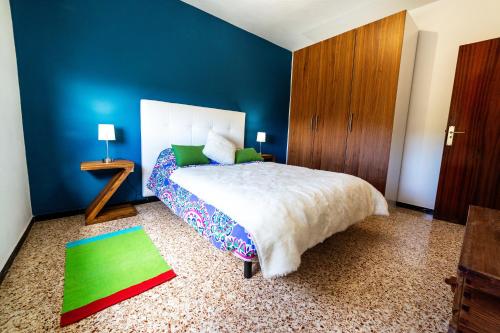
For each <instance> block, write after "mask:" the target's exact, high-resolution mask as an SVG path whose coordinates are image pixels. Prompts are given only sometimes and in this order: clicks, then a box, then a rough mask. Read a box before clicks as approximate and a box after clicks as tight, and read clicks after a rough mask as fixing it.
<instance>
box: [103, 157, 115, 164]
mask: <svg viewBox="0 0 500 333" xmlns="http://www.w3.org/2000/svg"><path fill="white" fill-rule="evenodd" d="M102 162H103V163H111V162H113V159H112V158H111V157H106V158H103V159H102Z"/></svg>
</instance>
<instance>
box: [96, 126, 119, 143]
mask: <svg viewBox="0 0 500 333" xmlns="http://www.w3.org/2000/svg"><path fill="white" fill-rule="evenodd" d="M97 128H98V132H99V134H98V140H107V141H113V140H115V125H112V124H99V125H98V127H97Z"/></svg>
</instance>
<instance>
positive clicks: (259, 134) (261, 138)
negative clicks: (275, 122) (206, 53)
mask: <svg viewBox="0 0 500 333" xmlns="http://www.w3.org/2000/svg"><path fill="white" fill-rule="evenodd" d="M257 142H258V143H259V153H260V154H262V142H266V132H257Z"/></svg>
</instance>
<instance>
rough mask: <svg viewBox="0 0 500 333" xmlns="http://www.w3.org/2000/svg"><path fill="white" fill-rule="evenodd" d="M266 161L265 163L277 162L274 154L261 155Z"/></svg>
mask: <svg viewBox="0 0 500 333" xmlns="http://www.w3.org/2000/svg"><path fill="white" fill-rule="evenodd" d="M260 156H262V158H263V159H264V162H276V158H275V157H274V155H273V154H260Z"/></svg>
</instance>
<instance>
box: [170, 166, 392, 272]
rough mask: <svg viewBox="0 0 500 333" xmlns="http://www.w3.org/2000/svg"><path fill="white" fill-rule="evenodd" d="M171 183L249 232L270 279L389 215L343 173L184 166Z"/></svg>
mask: <svg viewBox="0 0 500 333" xmlns="http://www.w3.org/2000/svg"><path fill="white" fill-rule="evenodd" d="M170 179H171V180H172V181H174V182H176V183H177V184H179V185H180V186H181V187H183V188H185V189H186V190H188V191H189V192H191V193H193V194H195V195H196V196H198V197H199V198H200V199H202V200H204V201H205V202H207V203H209V204H211V205H212V206H215V207H217V208H218V209H219V210H221V211H222V212H223V213H224V214H226V215H228V216H229V217H231V218H232V219H234V220H235V221H236V222H237V223H238V224H240V225H241V226H242V227H244V228H245V229H246V231H248V232H249V233H250V234H251V236H252V239H253V241H254V243H255V246H256V248H257V255H258V258H259V262H260V266H261V269H262V273H263V275H264V277H266V278H269V277H275V276H282V275H285V274H288V273H290V272H293V271H295V270H297V268H298V267H299V265H300V256H301V254H302V253H304V252H305V251H306V250H307V249H309V248H311V247H313V246H315V245H316V244H318V243H320V242H322V241H324V240H325V239H326V238H328V237H330V236H331V235H332V234H334V233H336V232H339V231H343V230H345V229H347V228H348V227H349V226H351V225H352V224H354V223H356V222H359V221H361V220H363V219H364V218H366V217H367V216H370V215H373V214H376V215H388V214H389V213H388V209H387V202H386V201H385V199H384V197H383V195H382V194H381V193H380V192H379V191H377V190H376V189H375V188H374V187H373V186H372V185H370V184H369V183H367V182H366V181H364V180H362V179H360V178H358V177H354V176H350V175H347V174H343V173H334V172H328V171H321V170H312V169H307V168H301V167H296V166H290V165H284V164H277V163H250V164H237V165H227V166H199V167H193V168H180V169H177V170H176V171H174V173H173V174H172V175H171V177H170Z"/></svg>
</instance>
